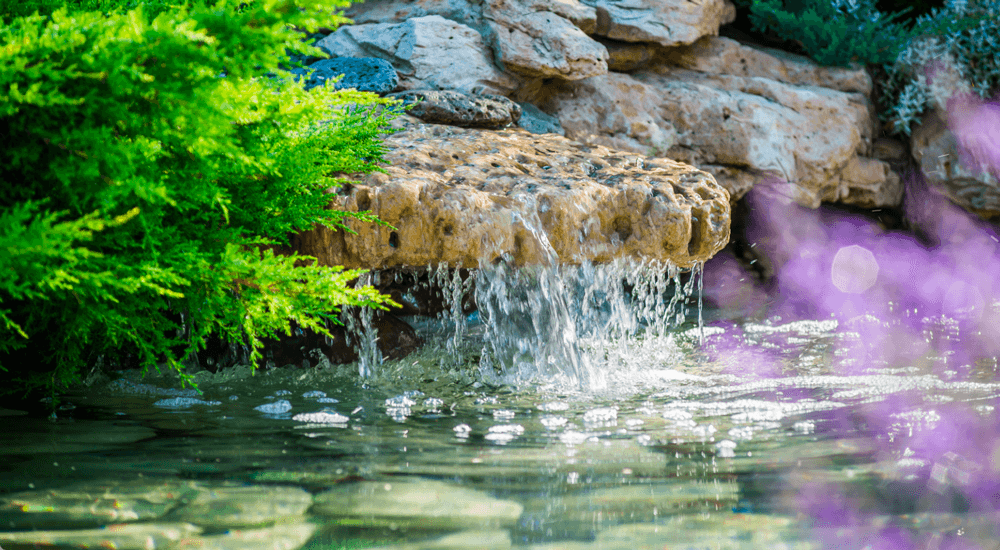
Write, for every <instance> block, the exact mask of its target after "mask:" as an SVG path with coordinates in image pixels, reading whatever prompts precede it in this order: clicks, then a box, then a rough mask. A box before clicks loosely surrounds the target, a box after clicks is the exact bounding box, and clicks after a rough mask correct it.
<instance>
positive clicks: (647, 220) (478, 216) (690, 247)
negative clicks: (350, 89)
mask: <svg viewBox="0 0 1000 550" xmlns="http://www.w3.org/2000/svg"><path fill="white" fill-rule="evenodd" d="M410 120H412V119H410ZM406 124H407V126H406V127H405V130H404V131H401V132H398V133H396V134H393V135H391V136H389V137H388V138H387V139H386V141H385V144H386V147H387V149H388V154H387V155H386V160H387V161H389V165H388V166H386V171H387V173H378V174H372V175H369V176H367V177H366V178H365V179H364V180H363V181H362V184H361V185H355V186H352V187H351V188H350V190H349V193H348V194H347V195H346V196H345V195H338V196H336V197H335V201H334V205H333V206H334V207H335V208H339V209H342V210H349V211H363V210H370V211H371V212H372V213H373V214H375V215H377V216H378V217H379V219H381V220H382V221H384V222H386V223H388V224H391V225H392V226H393V227H386V226H384V225H376V224H371V223H362V222H356V221H355V220H347V222H346V223H347V224H348V225H349V226H350V227H351V228H352V229H353V230H354V231H355V232H356V234H353V235H347V234H345V233H343V232H334V231H331V230H327V229H324V228H319V229H315V230H313V231H309V232H306V233H303V234H301V235H299V236H297V237H296V238H295V241H294V245H295V247H296V249H297V250H298V251H299V252H300V253H303V254H309V255H311V256H315V257H317V258H319V260H320V262H321V263H323V264H327V265H343V266H346V267H365V268H383V267H392V266H427V265H429V264H431V265H437V264H439V263H441V262H447V263H448V264H449V265H451V266H462V267H478V266H479V265H480V261H485V262H492V261H495V260H498V259H503V260H506V261H509V262H510V263H512V264H514V265H529V264H551V263H553V262H562V263H575V262H584V261H593V262H603V261H609V260H611V259H614V258H618V257H632V258H637V259H646V260H656V261H667V262H673V263H674V264H676V265H678V266H681V267H690V266H692V265H694V264H695V263H697V262H703V261H705V260H707V259H708V258H710V257H711V256H712V255H713V254H715V253H716V252H717V251H718V250H720V249H721V248H722V247H723V246H725V244H726V243H727V242H728V240H729V216H730V206H729V196H728V193H727V192H726V191H725V190H724V189H723V188H722V187H720V186H719V185H718V184H717V183H716V182H715V180H714V178H712V176H711V175H709V174H707V173H705V172H702V171H699V170H696V169H694V168H693V167H691V166H689V165H685V164H681V163H678V162H674V161H671V160H667V159H647V158H644V157H643V156H641V155H635V154H628V153H623V152H621V151H615V150H611V149H608V148H605V147H600V146H581V145H580V144H578V143H575V142H572V141H569V140H567V139H565V138H562V137H560V136H557V135H553V134H545V135H534V134H529V133H527V132H524V131H522V130H504V131H486V130H466V129H460V128H454V127H448V126H438V125H425V124H416V123H412V122H408V123H406Z"/></svg>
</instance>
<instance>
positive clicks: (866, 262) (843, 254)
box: [830, 244, 879, 294]
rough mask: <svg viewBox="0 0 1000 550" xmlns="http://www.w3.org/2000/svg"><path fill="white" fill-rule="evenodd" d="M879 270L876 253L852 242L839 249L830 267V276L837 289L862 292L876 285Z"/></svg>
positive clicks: (850, 292)
mask: <svg viewBox="0 0 1000 550" xmlns="http://www.w3.org/2000/svg"><path fill="white" fill-rule="evenodd" d="M878 270H879V267H878V260H876V259H875V254H872V251H871V250H868V249H867V248H865V247H863V246H859V245H856V244H852V245H850V246H845V247H842V248H841V249H840V250H838V251H837V254H836V255H835V256H834V257H833V266H832V267H831V268H830V277H831V278H832V279H833V286H835V287H837V290H839V291H841V292H846V293H848V294H861V293H862V292H864V291H866V290H868V289H869V288H871V287H873V286H874V285H875V281H876V280H877V279H878Z"/></svg>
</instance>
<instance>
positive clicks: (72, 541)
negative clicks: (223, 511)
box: [0, 523, 201, 550]
mask: <svg viewBox="0 0 1000 550" xmlns="http://www.w3.org/2000/svg"><path fill="white" fill-rule="evenodd" d="M200 532H201V529H199V528H197V527H195V526H194V525H191V524H189V523H134V524H129V523H126V524H119V525H109V526H108V527H106V528H103V529H81V530H60V531H24V532H17V533H2V532H0V542H9V543H13V544H24V545H43V546H59V547H67V546H69V547H75V548H115V549H116V550H152V549H154V548H174V547H176V546H177V544H178V543H179V542H180V541H181V540H183V539H185V538H187V537H190V536H192V535H196V534H198V533H200Z"/></svg>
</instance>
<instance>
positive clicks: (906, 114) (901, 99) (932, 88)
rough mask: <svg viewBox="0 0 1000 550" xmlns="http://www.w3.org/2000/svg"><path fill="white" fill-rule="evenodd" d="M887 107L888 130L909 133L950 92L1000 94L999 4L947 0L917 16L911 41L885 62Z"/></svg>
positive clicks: (986, 0)
mask: <svg viewBox="0 0 1000 550" xmlns="http://www.w3.org/2000/svg"><path fill="white" fill-rule="evenodd" d="M885 70H886V74H887V75H888V78H887V79H886V82H884V83H882V85H883V94H884V96H885V97H886V98H887V99H886V101H884V103H885V104H886V108H885V109H884V110H882V111H880V115H881V117H882V119H883V121H886V122H888V123H889V124H890V127H891V130H892V132H893V133H896V134H902V135H909V134H910V132H911V130H912V126H913V124H914V123H915V122H917V121H919V120H920V117H921V115H922V114H923V113H924V112H925V111H926V110H927V109H928V108H931V107H945V106H946V102H947V100H948V98H949V97H951V96H952V95H953V94H955V93H974V94H976V95H977V96H979V97H980V98H982V99H989V98H991V97H993V96H995V95H997V94H998V93H1000V2H997V1H996V0H948V2H946V3H945V6H944V7H943V8H940V9H933V10H931V11H930V13H928V14H926V15H924V16H921V17H919V18H917V20H916V23H915V25H914V27H913V30H912V39H911V40H910V41H909V42H908V44H907V46H906V48H905V49H903V51H902V52H900V54H899V56H897V58H896V59H895V60H893V62H892V63H889V64H887V65H886V66H885Z"/></svg>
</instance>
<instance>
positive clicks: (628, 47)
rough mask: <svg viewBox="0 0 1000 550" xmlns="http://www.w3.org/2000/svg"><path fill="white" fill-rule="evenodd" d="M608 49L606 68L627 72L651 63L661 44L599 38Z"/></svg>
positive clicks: (661, 48) (660, 48)
mask: <svg viewBox="0 0 1000 550" xmlns="http://www.w3.org/2000/svg"><path fill="white" fill-rule="evenodd" d="M599 42H600V43H601V44H603V45H604V48H605V49H606V50H608V69H610V70H612V71H616V72H619V73H628V72H632V71H635V70H638V69H641V68H643V67H647V66H648V65H649V64H650V63H653V62H654V61H655V60H656V58H657V55H658V54H659V53H660V51H661V50H663V47H662V46H659V45H657V44H650V43H647V42H623V41H621V40H610V39H607V38H604V39H600V40H599Z"/></svg>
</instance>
